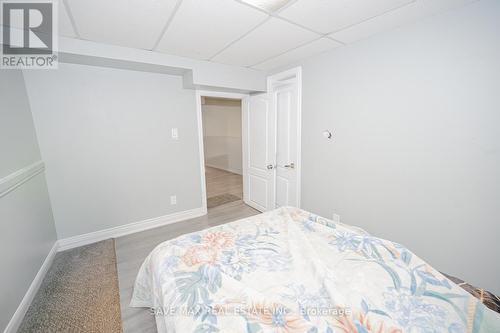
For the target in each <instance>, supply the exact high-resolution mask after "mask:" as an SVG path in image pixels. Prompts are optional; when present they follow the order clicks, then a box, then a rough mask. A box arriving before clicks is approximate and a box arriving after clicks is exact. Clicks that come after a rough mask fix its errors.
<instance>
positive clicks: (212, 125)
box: [202, 98, 243, 175]
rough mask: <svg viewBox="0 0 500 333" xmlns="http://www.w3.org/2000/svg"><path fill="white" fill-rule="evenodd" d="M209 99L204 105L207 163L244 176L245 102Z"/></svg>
mask: <svg viewBox="0 0 500 333" xmlns="http://www.w3.org/2000/svg"><path fill="white" fill-rule="evenodd" d="M205 100H206V103H205V104H202V116H203V143H204V153H205V164H206V165H208V166H211V167H215V168H219V169H222V170H227V171H230V172H234V173H237V174H240V175H241V174H242V173H243V167H242V163H243V162H242V158H243V157H242V142H241V101H226V102H224V101H222V100H220V99H209V98H206V99H205Z"/></svg>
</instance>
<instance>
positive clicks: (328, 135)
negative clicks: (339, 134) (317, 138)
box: [323, 130, 332, 139]
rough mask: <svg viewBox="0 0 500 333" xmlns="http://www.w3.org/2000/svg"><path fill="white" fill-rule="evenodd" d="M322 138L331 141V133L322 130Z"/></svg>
mask: <svg viewBox="0 0 500 333" xmlns="http://www.w3.org/2000/svg"><path fill="white" fill-rule="evenodd" d="M323 136H324V137H325V139H331V138H332V132H330V131H329V130H324V131H323Z"/></svg>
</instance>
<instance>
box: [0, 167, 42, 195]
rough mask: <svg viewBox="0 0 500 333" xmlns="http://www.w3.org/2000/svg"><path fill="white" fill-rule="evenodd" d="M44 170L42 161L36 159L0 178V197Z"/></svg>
mask: <svg viewBox="0 0 500 333" xmlns="http://www.w3.org/2000/svg"><path fill="white" fill-rule="evenodd" d="M44 170H45V164H44V163H43V161H37V162H35V163H33V164H31V165H29V166H27V167H25V168H22V169H19V170H17V171H15V172H13V173H11V174H10V175H8V176H6V177H4V178H0V198H2V197H3V196H5V195H7V194H8V193H10V192H12V191H13V190H15V189H16V188H18V187H19V186H21V185H22V184H24V183H26V182H27V181H28V180H30V179H31V178H33V177H35V176H36V175H38V174H39V173H42V172H43V171H44Z"/></svg>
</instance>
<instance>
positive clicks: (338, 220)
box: [332, 213, 340, 223]
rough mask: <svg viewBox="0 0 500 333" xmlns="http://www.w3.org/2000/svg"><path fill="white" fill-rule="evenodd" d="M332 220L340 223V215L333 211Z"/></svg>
mask: <svg viewBox="0 0 500 333" xmlns="http://www.w3.org/2000/svg"><path fill="white" fill-rule="evenodd" d="M332 221H333V222H336V223H340V215H339V214H335V213H333V215H332Z"/></svg>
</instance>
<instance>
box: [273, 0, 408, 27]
mask: <svg viewBox="0 0 500 333" xmlns="http://www.w3.org/2000/svg"><path fill="white" fill-rule="evenodd" d="M413 1H415V0H299V1H297V2H295V3H293V4H292V5H290V6H289V7H287V8H285V9H284V10H283V11H281V12H280V13H279V16H281V17H284V18H287V19H289V20H291V21H293V22H296V23H299V24H301V25H303V26H305V27H307V28H309V29H312V30H314V31H318V32H321V33H325V34H326V33H331V32H334V31H337V30H340V29H343V28H346V27H348V26H351V25H353V24H356V23H359V22H361V21H363V20H366V19H369V18H371V17H374V16H376V15H380V14H382V13H385V12H387V11H389V10H392V9H395V8H398V7H400V6H403V5H405V4H408V3H411V2H413Z"/></svg>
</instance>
